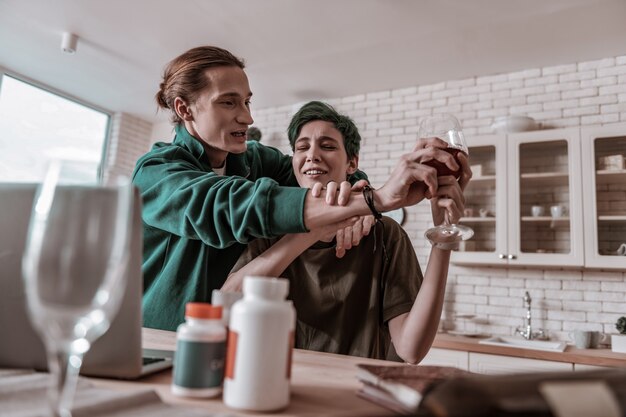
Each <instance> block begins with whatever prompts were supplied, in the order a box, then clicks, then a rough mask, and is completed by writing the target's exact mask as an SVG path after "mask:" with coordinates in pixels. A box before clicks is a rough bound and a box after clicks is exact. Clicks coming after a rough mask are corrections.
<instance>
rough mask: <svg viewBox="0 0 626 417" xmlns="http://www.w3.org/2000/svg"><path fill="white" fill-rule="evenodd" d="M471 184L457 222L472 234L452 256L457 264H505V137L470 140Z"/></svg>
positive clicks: (472, 138) (482, 137) (466, 190)
mask: <svg viewBox="0 0 626 417" xmlns="http://www.w3.org/2000/svg"><path fill="white" fill-rule="evenodd" d="M467 140H468V148H469V162H470V165H471V167H472V172H473V176H472V180H471V181H470V183H469V184H468V186H467V188H466V189H465V191H464V194H465V213H464V215H463V217H462V218H461V220H460V223H461V224H464V225H467V226H469V227H471V228H472V229H473V230H474V236H473V237H472V238H471V239H470V240H467V241H465V242H461V244H460V248H459V251H457V252H455V253H454V254H453V261H454V262H457V263H506V257H505V256H504V255H502V254H503V253H505V252H506V233H507V232H506V197H505V196H506V175H507V173H506V136H504V135H489V136H480V137H470V138H467Z"/></svg>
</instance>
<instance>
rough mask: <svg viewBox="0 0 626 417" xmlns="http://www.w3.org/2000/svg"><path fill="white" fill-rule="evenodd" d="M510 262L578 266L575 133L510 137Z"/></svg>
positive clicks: (579, 227) (580, 254) (578, 194)
mask: <svg viewBox="0 0 626 417" xmlns="http://www.w3.org/2000/svg"><path fill="white" fill-rule="evenodd" d="M509 162H510V172H509V211H510V213H511V217H509V245H508V247H509V254H508V256H509V259H510V260H511V262H512V263H513V262H517V263H519V264H523V265H580V266H582V265H583V262H584V259H583V245H582V204H581V199H580V198H581V179H580V178H581V177H580V139H579V130H578V129H556V130H549V131H536V132H525V133H518V134H511V135H510V136H509Z"/></svg>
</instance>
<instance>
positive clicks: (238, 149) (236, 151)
mask: <svg viewBox="0 0 626 417" xmlns="http://www.w3.org/2000/svg"><path fill="white" fill-rule="evenodd" d="M246 150H248V144H247V143H246V142H244V143H243V144H237V145H236V146H233V147H232V149H230V150H229V151H228V152H230V153H234V154H240V153H244V152H245V151H246Z"/></svg>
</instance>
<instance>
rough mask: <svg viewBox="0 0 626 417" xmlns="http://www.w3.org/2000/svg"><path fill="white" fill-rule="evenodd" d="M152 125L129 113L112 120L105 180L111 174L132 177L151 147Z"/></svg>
mask: <svg viewBox="0 0 626 417" xmlns="http://www.w3.org/2000/svg"><path fill="white" fill-rule="evenodd" d="M151 133H152V123H150V122H147V121H145V120H143V119H139V118H137V117H133V116H131V115H129V114H127V113H115V115H113V117H112V118H111V135H110V138H109V146H108V149H107V156H106V160H105V164H106V166H105V169H104V177H105V180H106V178H107V177H108V176H110V175H111V174H124V175H130V174H131V173H132V171H133V168H134V167H135V162H136V161H137V159H138V158H139V157H140V156H141V155H143V154H144V153H146V152H147V151H148V149H149V147H150V140H149V138H150V135H151Z"/></svg>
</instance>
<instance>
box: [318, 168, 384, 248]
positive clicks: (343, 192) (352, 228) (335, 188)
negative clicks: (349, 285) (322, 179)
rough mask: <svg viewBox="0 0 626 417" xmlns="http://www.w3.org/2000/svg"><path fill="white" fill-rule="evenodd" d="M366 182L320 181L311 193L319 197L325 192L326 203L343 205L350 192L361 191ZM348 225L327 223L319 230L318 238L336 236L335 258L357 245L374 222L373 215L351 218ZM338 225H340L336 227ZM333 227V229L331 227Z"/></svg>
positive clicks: (324, 238)
mask: <svg viewBox="0 0 626 417" xmlns="http://www.w3.org/2000/svg"><path fill="white" fill-rule="evenodd" d="M367 184H368V182H367V181H366V180H359V181H357V182H356V183H355V184H354V185H351V184H350V183H349V182H348V181H343V182H342V183H341V184H339V185H338V184H337V183H336V182H334V181H331V182H329V183H328V184H326V185H325V186H324V185H323V184H321V183H316V184H315V185H313V188H311V194H312V195H313V196H314V197H320V196H321V195H322V194H323V193H324V192H325V200H326V204H328V205H331V206H333V205H339V206H345V205H346V204H348V202H349V201H350V197H351V196H352V192H358V191H362V190H363V187H365V186H366V185H367ZM350 223H351V224H350V225H348V226H345V225H341V224H339V223H337V224H335V225H329V226H326V227H324V228H323V231H320V232H319V233H321V234H320V236H321V237H320V240H330V239H332V238H333V237H335V238H336V241H337V243H336V254H337V258H343V257H344V255H345V254H346V251H347V250H350V249H352V247H353V246H357V245H358V244H359V243H360V242H361V239H363V237H365V236H367V235H369V233H370V231H371V229H372V227H373V226H374V224H375V223H376V220H375V219H374V216H372V215H368V216H362V217H359V218H358V220H356V221H354V220H352V221H351V222H350ZM338 226H340V227H338ZM333 227H335V228H334V229H332V228H333Z"/></svg>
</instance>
